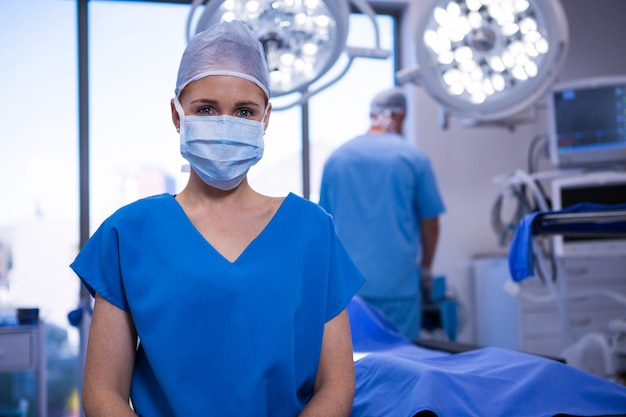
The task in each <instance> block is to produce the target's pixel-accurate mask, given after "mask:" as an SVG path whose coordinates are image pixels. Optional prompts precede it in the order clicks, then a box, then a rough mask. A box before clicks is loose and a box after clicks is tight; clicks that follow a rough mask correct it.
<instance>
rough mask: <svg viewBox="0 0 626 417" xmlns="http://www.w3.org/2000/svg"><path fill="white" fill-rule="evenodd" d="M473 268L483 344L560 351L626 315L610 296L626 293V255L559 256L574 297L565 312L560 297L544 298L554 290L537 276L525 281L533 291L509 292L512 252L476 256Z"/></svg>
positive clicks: (478, 333)
mask: <svg viewBox="0 0 626 417" xmlns="http://www.w3.org/2000/svg"><path fill="white" fill-rule="evenodd" d="M472 269H473V280H474V286H473V288H474V303H475V313H476V314H475V320H476V322H475V324H476V343H477V344H479V345H485V346H499V347H506V348H512V349H516V350H521V351H524V352H529V353H536V354H541V355H547V356H556V357H558V356H560V355H561V353H562V352H563V350H564V349H565V348H566V347H567V346H569V345H570V344H571V343H573V342H575V341H576V340H579V339H580V338H581V337H582V336H583V335H585V334H587V333H589V332H599V333H603V332H605V331H606V330H607V329H608V325H609V322H610V321H611V320H612V319H616V318H624V317H626V306H624V305H622V304H620V303H618V302H616V301H615V300H614V299H612V298H611V297H610V294H612V293H613V294H624V295H625V296H626V257H625V256H606V257H599V256H595V257H579V258H559V259H558V269H557V270H558V275H557V277H558V278H557V279H558V280H561V279H563V280H565V281H564V282H565V284H566V289H567V292H568V293H569V295H570V296H572V297H573V298H572V299H569V301H568V302H567V304H566V305H565V306H566V315H565V316H564V315H563V314H561V312H560V310H559V308H558V305H557V303H556V302H541V300H544V299H546V298H548V297H549V296H550V291H549V290H548V288H547V287H546V286H545V285H544V284H543V283H542V282H541V280H540V279H539V278H537V277H533V278H528V279H526V280H524V281H522V283H521V284H520V285H521V290H522V293H523V294H526V295H527V296H529V297H524V296H518V297H513V296H511V295H510V294H508V293H507V292H505V291H504V289H503V288H504V285H505V283H506V282H507V281H510V278H509V276H510V275H509V271H508V260H507V258H505V257H488V258H480V259H475V260H474V261H473V265H472ZM561 294H562V292H561ZM527 298H530V299H532V300H535V302H533V301H529V300H528V299H527ZM568 333H569V334H568Z"/></svg>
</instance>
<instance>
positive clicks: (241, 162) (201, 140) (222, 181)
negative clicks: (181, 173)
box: [176, 106, 267, 190]
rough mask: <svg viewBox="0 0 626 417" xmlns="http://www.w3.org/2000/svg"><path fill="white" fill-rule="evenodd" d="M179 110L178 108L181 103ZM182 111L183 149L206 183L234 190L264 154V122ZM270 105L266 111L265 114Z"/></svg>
mask: <svg viewBox="0 0 626 417" xmlns="http://www.w3.org/2000/svg"><path fill="white" fill-rule="evenodd" d="M176 107H177V110H178V106H176ZM178 113H179V115H180V153H181V155H182V156H183V158H185V159H186V160H187V161H189V164H190V165H191V166H192V167H193V169H194V171H195V172H196V174H198V176H199V177H200V178H201V179H202V181H204V182H205V183H206V184H208V185H210V186H212V187H215V188H219V189H220V190H232V189H233V188H235V187H237V186H238V185H239V184H241V181H243V179H244V178H245V176H246V174H247V173H248V170H249V169H250V167H251V166H252V165H254V164H256V163H257V162H258V161H259V160H260V159H261V157H262V156H263V148H264V144H263V135H264V130H265V123H264V122H262V121H261V122H257V121H255V120H248V119H242V118H240V117H233V116H226V115H222V116H185V115H183V114H181V113H183V112H182V109H181V110H179V111H178ZM266 114H267V109H266V110H265V114H264V115H263V120H265V115H266Z"/></svg>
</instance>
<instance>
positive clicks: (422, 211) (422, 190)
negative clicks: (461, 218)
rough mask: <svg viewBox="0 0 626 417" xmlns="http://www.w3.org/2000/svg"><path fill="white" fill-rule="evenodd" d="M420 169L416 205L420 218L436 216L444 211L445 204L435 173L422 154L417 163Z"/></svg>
mask: <svg viewBox="0 0 626 417" xmlns="http://www.w3.org/2000/svg"><path fill="white" fill-rule="evenodd" d="M419 166H420V169H419V174H418V184H417V199H416V200H417V206H418V212H419V216H420V218H422V219H430V218H433V217H437V216H439V215H440V214H442V213H443V212H444V211H445V206H444V203H443V199H442V198H441V194H440V193H439V188H438V187H437V180H436V178H435V173H434V171H433V169H432V166H431V164H430V160H429V159H428V157H426V156H425V155H423V157H422V158H421V160H420V163H419Z"/></svg>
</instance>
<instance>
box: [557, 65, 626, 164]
mask: <svg viewBox="0 0 626 417" xmlns="http://www.w3.org/2000/svg"><path fill="white" fill-rule="evenodd" d="M546 105H547V115H548V117H547V120H548V138H549V144H550V158H551V160H552V163H553V164H554V166H555V167H557V168H559V169H571V168H593V169H598V168H601V169H602V170H604V171H607V170H613V169H619V167H623V166H625V165H626V75H621V76H605V77H596V78H584V79H580V80H575V81H569V82H566V83H560V84H556V85H554V86H553V87H552V89H551V90H550V92H549V93H548V95H547V97H546Z"/></svg>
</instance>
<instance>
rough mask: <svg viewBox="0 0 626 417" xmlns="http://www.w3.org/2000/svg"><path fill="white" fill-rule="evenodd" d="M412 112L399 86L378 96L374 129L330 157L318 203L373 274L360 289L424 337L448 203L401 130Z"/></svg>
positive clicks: (405, 329)
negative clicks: (425, 300) (427, 297)
mask: <svg viewBox="0 0 626 417" xmlns="http://www.w3.org/2000/svg"><path fill="white" fill-rule="evenodd" d="M405 116H406V96H405V93H404V91H403V90H402V89H401V88H400V87H394V88H391V89H389V90H385V91H382V92H380V93H379V94H377V95H376V96H375V97H374V99H373V100H372V102H371V106H370V119H371V126H370V129H369V130H368V132H367V133H366V134H364V135H361V136H357V137H356V138H353V139H351V140H350V141H348V142H346V143H344V144H343V145H342V146H340V147H339V148H338V149H336V150H335V152H334V153H333V154H332V155H331V156H330V157H329V158H328V160H327V161H326V163H325V165H324V171H323V175H322V183H321V190H320V201H319V204H320V205H321V206H322V207H323V208H324V209H326V210H327V211H328V212H329V213H330V214H331V215H332V216H333V219H334V221H335V227H336V230H337V234H338V235H339V238H340V239H341V241H342V242H343V244H344V245H345V247H346V249H347V251H348V253H349V254H350V256H351V257H352V259H353V260H354V262H355V264H356V265H357V267H358V268H359V269H360V270H361V272H362V273H363V275H365V278H366V279H367V282H366V283H365V285H364V286H363V287H361V289H360V290H359V292H358V295H360V296H361V297H362V298H363V299H365V300H366V301H367V302H369V303H370V304H372V305H374V306H375V307H377V308H379V309H380V310H382V312H383V313H385V314H386V315H387V317H388V318H389V319H390V320H391V321H392V322H393V323H394V324H395V326H396V327H397V329H398V331H399V332H400V333H401V334H403V335H405V336H407V337H409V338H411V339H417V338H419V334H420V329H421V319H422V311H421V309H422V299H421V298H422V287H428V286H429V285H430V283H431V282H432V274H431V272H430V271H431V266H432V263H433V259H434V257H435V250H436V247H437V242H438V240H439V216H440V215H441V214H443V213H444V211H445V206H444V203H443V200H442V198H441V195H440V193H439V189H438V187H437V183H436V179H435V175H434V173H433V169H432V167H431V164H430V161H429V158H428V156H427V155H426V154H425V153H424V151H423V150H421V149H420V148H418V147H417V146H416V145H415V144H414V143H412V141H407V140H406V139H405V138H404V137H403V135H402V126H403V122H404V119H405Z"/></svg>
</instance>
